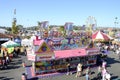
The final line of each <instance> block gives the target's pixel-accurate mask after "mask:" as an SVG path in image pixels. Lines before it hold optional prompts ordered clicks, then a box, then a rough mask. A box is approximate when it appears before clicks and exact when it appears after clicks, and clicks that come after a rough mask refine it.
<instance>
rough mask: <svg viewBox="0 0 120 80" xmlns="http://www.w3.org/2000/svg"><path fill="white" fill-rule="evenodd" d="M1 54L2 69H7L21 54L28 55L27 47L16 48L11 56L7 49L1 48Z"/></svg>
mask: <svg viewBox="0 0 120 80" xmlns="http://www.w3.org/2000/svg"><path fill="white" fill-rule="evenodd" d="M0 54H1V57H0V69H7V68H8V65H9V63H10V62H11V61H12V58H17V57H18V55H20V54H23V55H26V54H27V51H26V48H25V47H24V48H22V47H15V48H14V50H13V51H12V52H11V53H10V54H9V53H8V50H7V48H4V49H2V48H1V49H0Z"/></svg>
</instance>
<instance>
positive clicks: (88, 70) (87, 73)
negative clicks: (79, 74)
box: [85, 66, 91, 80]
mask: <svg viewBox="0 0 120 80" xmlns="http://www.w3.org/2000/svg"><path fill="white" fill-rule="evenodd" d="M90 74H91V70H90V67H89V66H88V67H87V69H86V70H85V77H86V80H90V77H89V75H90Z"/></svg>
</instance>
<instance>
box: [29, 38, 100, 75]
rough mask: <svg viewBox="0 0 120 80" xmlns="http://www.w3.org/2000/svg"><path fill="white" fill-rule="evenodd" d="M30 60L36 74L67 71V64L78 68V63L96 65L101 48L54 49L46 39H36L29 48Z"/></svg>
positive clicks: (73, 68) (74, 68)
mask: <svg viewBox="0 0 120 80" xmlns="http://www.w3.org/2000/svg"><path fill="white" fill-rule="evenodd" d="M27 53H28V54H27V57H28V60H31V61H33V64H32V68H33V70H34V71H33V72H34V74H35V75H36V74H44V73H50V72H56V71H57V72H58V71H65V70H66V69H67V66H66V65H67V64H68V63H70V64H71V66H70V68H71V69H72V70H76V67H77V64H78V63H82V64H83V66H90V65H96V60H97V55H99V49H97V48H77V49H71V50H57V51H52V50H51V49H50V47H49V45H47V43H46V42H45V41H44V40H42V39H41V40H34V41H33V47H32V48H30V49H28V50H27Z"/></svg>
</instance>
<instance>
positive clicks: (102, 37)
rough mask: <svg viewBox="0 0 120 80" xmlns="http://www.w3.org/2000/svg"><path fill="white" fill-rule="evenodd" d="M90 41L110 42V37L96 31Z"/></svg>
mask: <svg viewBox="0 0 120 80" xmlns="http://www.w3.org/2000/svg"><path fill="white" fill-rule="evenodd" d="M92 39H93V40H105V41H108V40H110V37H109V36H108V35H107V34H105V33H103V32H101V31H98V32H95V33H94V34H93V35H92Z"/></svg>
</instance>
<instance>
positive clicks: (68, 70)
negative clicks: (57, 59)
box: [67, 63, 70, 75]
mask: <svg viewBox="0 0 120 80" xmlns="http://www.w3.org/2000/svg"><path fill="white" fill-rule="evenodd" d="M67 75H70V63H68V64H67Z"/></svg>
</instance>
